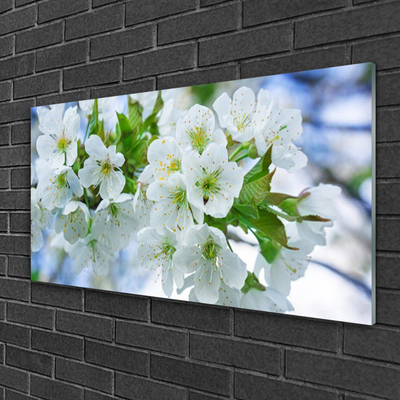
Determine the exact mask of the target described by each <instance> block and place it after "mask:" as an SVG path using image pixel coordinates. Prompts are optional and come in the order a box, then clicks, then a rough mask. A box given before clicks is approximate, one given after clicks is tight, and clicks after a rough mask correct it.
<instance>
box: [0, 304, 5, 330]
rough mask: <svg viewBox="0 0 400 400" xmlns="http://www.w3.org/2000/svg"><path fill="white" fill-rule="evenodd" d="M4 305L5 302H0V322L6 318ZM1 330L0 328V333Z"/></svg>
mask: <svg viewBox="0 0 400 400" xmlns="http://www.w3.org/2000/svg"><path fill="white" fill-rule="evenodd" d="M6 305H7V303H6V302H5V301H2V300H0V320H4V319H5V318H6ZM1 329H2V328H0V332H1ZM0 335H1V333H0Z"/></svg>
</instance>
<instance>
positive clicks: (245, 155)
mask: <svg viewBox="0 0 400 400" xmlns="http://www.w3.org/2000/svg"><path fill="white" fill-rule="evenodd" d="M246 157H247V152H246V153H245V154H242V155H241V156H239V157H238V158H237V159H236V160H235V162H239V161H240V160H243V158H246Z"/></svg>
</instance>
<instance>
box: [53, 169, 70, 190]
mask: <svg viewBox="0 0 400 400" xmlns="http://www.w3.org/2000/svg"><path fill="white" fill-rule="evenodd" d="M56 186H57V188H58V189H61V188H63V187H66V186H68V182H67V173H64V174H60V175H58V176H57V178H56Z"/></svg>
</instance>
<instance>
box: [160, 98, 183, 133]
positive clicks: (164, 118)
mask: <svg viewBox="0 0 400 400" xmlns="http://www.w3.org/2000/svg"><path fill="white" fill-rule="evenodd" d="M186 114H187V110H182V109H180V108H177V107H175V99H169V100H168V101H166V102H165V103H164V107H163V108H162V110H161V112H160V116H159V119H158V130H159V131H160V135H161V136H164V137H165V136H171V137H174V138H175V137H176V127H177V124H178V121H179V120H180V119H181V118H183V117H184V116H185V115H186Z"/></svg>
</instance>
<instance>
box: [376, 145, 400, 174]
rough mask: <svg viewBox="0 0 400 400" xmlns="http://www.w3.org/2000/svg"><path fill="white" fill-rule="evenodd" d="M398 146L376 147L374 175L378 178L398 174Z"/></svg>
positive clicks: (399, 168) (399, 154)
mask: <svg viewBox="0 0 400 400" xmlns="http://www.w3.org/2000/svg"><path fill="white" fill-rule="evenodd" d="M399 156H400V146H398V145H397V144H392V145H381V146H377V148H376V176H377V177H378V178H396V177H398V176H400V163H398V162H397V160H398V159H399Z"/></svg>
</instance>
